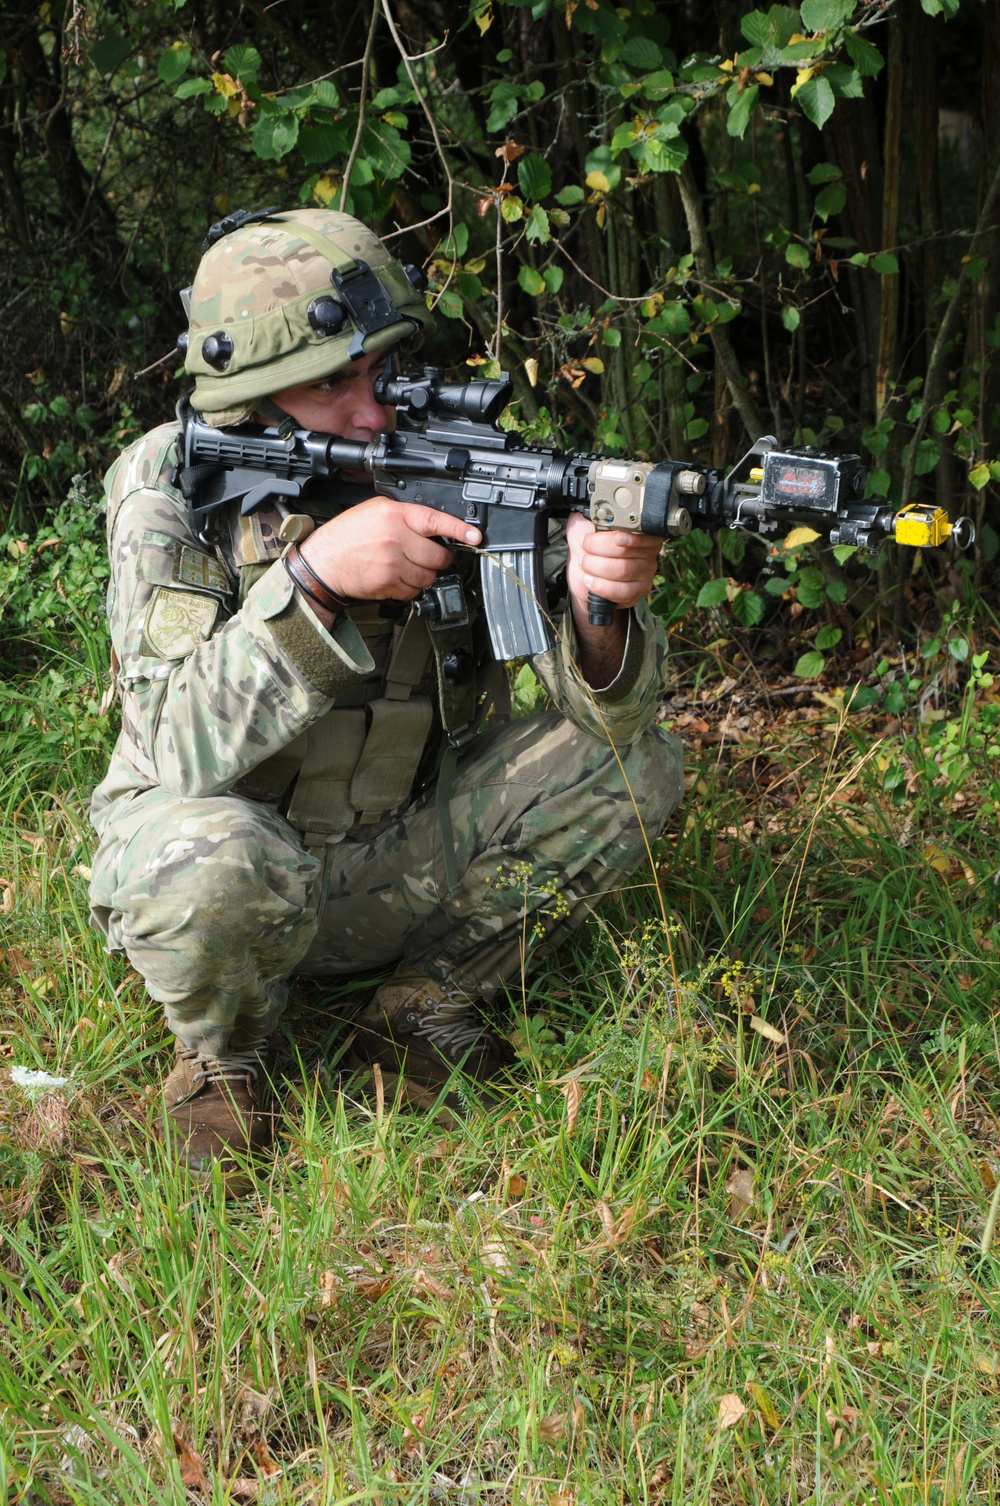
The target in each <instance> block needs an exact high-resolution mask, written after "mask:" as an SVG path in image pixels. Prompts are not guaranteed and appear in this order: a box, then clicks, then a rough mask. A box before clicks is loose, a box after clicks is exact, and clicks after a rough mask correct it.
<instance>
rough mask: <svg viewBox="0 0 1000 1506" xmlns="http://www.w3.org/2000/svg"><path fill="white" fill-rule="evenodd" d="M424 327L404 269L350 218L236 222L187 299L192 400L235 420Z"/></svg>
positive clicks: (312, 213) (323, 213)
mask: <svg viewBox="0 0 1000 1506" xmlns="http://www.w3.org/2000/svg"><path fill="white" fill-rule="evenodd" d="M430 322H431V315H430V313H429V311H428V309H427V305H426V303H425V302H424V298H423V295H422V294H421V293H420V292H419V291H418V289H417V287H416V286H414V283H413V281H411V279H410V277H409V276H408V275H407V271H406V270H404V268H403V266H402V264H401V263H400V262H399V261H397V260H396V258H395V257H394V256H392V255H390V253H389V252H388V251H387V250H386V248H385V246H383V244H382V242H381V241H380V240H379V238H378V236H377V235H375V233H374V232H373V231H371V230H369V229H368V227H367V226H366V225H363V224H362V223H361V221H360V220H356V219H354V218H353V216H351V215H349V214H342V213H340V211H338V210H333V209H295V210H287V211H283V212H281V213H279V214H276V215H270V216H268V217H267V218H265V219H256V220H254V221H252V222H250V223H244V224H242V225H241V226H240V227H239V228H238V229H236V230H233V231H231V232H230V233H228V234H222V235H221V236H219V237H218V238H217V239H215V240H214V242H213V243H212V244H210V245H209V247H208V249H207V250H206V251H205V253H204V255H203V256H202V258H201V261H200V262H199V264H198V270H197V272H196V274H195V279H194V284H193V286H192V288H191V290H190V314H189V326H188V341H187V355H186V359H185V369H186V370H187V371H188V372H189V373H190V374H191V375H192V376H193V377H194V378H195V387H194V393H193V394H192V402H193V404H194V406H195V408H197V409H198V410H199V412H201V413H207V414H211V415H212V416H213V417H214V418H215V421H216V422H217V423H218V422H229V423H234V422H237V421H238V420H239V419H240V418H243V417H245V416H247V415H248V414H249V413H250V412H251V411H252V410H253V405H254V401H255V399H258V398H262V397H266V396H268V395H269V394H271V393H274V392H278V391H281V390H282V389H283V388H285V387H294V386H297V385H298V384H299V383H300V382H312V381H320V380H321V379H322V378H323V377H326V376H330V375H331V374H332V373H333V372H335V371H338V370H340V369H341V368H343V367H345V366H348V365H349V364H350V363H351V361H352V360H356V359H358V358H359V357H360V356H362V355H371V354H373V353H378V352H379V351H383V350H388V349H389V348H390V347H391V346H393V345H396V344H398V343H399V342H400V341H401V340H405V339H407V338H410V337H412V336H414V335H415V334H417V333H419V331H420V330H421V329H422V328H423V327H424V326H426V325H428V324H429V323H430Z"/></svg>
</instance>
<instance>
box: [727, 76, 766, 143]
mask: <svg viewBox="0 0 1000 1506" xmlns="http://www.w3.org/2000/svg"><path fill="white" fill-rule="evenodd" d="M759 93H760V88H759V86H758V85H757V84H751V85H750V87H749V89H744V90H743V91H742V92H741V93H738V94H737V95H736V98H735V101H734V100H733V99H732V90H730V91H729V96H728V97H729V98H730V108H729V115H728V116H727V118H726V130H727V131H728V132H729V134H730V136H738V137H740V138H742V136H743V134H744V132H745V131H746V128H747V122H748V121H749V119H750V116H751V115H752V114H753V111H754V107H755V106H756V104H757V96H758V94H759Z"/></svg>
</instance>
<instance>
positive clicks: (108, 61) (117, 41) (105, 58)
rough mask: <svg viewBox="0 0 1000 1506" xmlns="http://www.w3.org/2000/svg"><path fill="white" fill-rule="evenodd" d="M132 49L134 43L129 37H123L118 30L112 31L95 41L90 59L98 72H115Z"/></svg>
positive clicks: (106, 73) (91, 48)
mask: <svg viewBox="0 0 1000 1506" xmlns="http://www.w3.org/2000/svg"><path fill="white" fill-rule="evenodd" d="M131 51H132V43H131V42H130V41H129V39H128V37H123V36H121V35H120V33H118V32H116V31H111V32H109V33H108V35H107V36H106V37H102V38H101V40H100V41H99V42H93V43H92V44H91V47H90V60H91V62H92V63H93V65H94V67H95V68H96V69H97V71H98V73H101V74H104V76H105V77H107V75H108V74H109V73H114V71H115V69H116V68H119V67H121V65H122V63H124V61H125V59H126V58H127V57H128V55H129V53H130V52H131Z"/></svg>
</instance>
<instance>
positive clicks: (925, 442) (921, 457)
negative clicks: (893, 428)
mask: <svg viewBox="0 0 1000 1506" xmlns="http://www.w3.org/2000/svg"><path fill="white" fill-rule="evenodd" d="M940 458H941V451H940V450H939V449H938V447H937V442H936V441H935V440H933V439H922V440H921V441H920V443H919V444H918V446H917V463H916V465H915V466H914V473H915V474H916V475H917V476H926V475H928V474H929V473H930V472H931V471H932V470H933V469H934V467H935V466H936V465H937V463H938V461H939V460H940Z"/></svg>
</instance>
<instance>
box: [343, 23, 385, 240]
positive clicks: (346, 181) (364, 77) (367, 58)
mask: <svg viewBox="0 0 1000 1506" xmlns="http://www.w3.org/2000/svg"><path fill="white" fill-rule="evenodd" d="M379 11H380V6H379V0H373V3H372V18H371V21H370V22H369V24H368V40H367V41H366V42H365V55H364V57H363V58H362V59H361V98H360V100H359V101H358V128H357V130H356V131H355V133H354V140H353V141H352V143H351V152H350V156H349V157H348V159H347V163H346V166H345V167H344V173H343V177H342V178H341V180H340V207H341V209H343V210H345V211H346V209H347V190H348V188H349V187H350V183H351V172H352V169H353V167H354V163H355V161H356V160H357V155H358V148H359V147H360V146H361V137H362V136H363V135H364V130H365V106H366V104H367V101H368V75H369V73H370V72H371V62H372V53H373V52H374V51H375V27H376V25H377V23H378V18H379Z"/></svg>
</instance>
